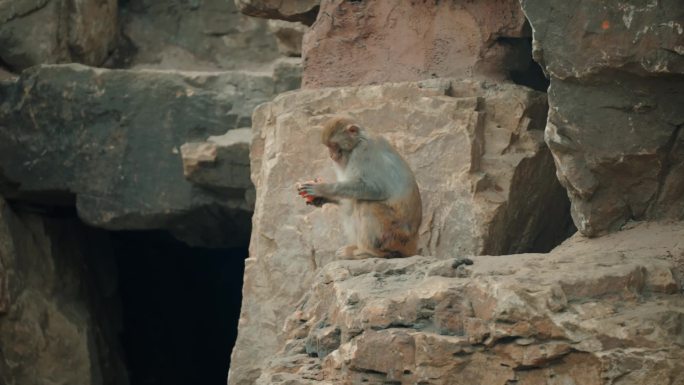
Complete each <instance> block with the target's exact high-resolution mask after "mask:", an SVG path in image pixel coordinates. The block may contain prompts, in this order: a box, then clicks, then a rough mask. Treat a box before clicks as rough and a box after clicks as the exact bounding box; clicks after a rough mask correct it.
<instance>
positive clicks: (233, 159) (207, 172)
mask: <svg viewBox="0 0 684 385" xmlns="http://www.w3.org/2000/svg"><path fill="white" fill-rule="evenodd" d="M251 141H252V130H250V129H249V128H238V129H235V130H230V131H228V132H227V133H225V134H224V135H220V136H210V137H209V139H208V140H207V141H206V142H190V143H185V144H183V145H182V146H181V148H180V150H181V156H182V158H183V174H184V175H185V177H186V178H187V179H188V180H190V181H191V182H193V183H195V184H197V185H199V186H205V187H207V188H211V189H218V190H224V191H226V192H227V193H230V192H231V191H232V190H238V191H247V193H245V198H247V197H249V198H250V199H248V200H249V203H250V205H253V204H254V199H253V196H254V185H253V184H252V181H251V180H250V169H249V145H250V143H251Z"/></svg>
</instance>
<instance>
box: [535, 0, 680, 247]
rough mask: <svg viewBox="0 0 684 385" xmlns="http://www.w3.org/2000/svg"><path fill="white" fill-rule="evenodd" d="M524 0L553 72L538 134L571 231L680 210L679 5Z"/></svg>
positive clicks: (590, 231)
mask: <svg viewBox="0 0 684 385" xmlns="http://www.w3.org/2000/svg"><path fill="white" fill-rule="evenodd" d="M522 5H523V8H524V10H525V12H526V14H527V16H528V18H529V20H530V23H531V26H532V28H533V30H534V56H535V59H536V60H537V61H539V62H540V63H542V64H543V65H544V66H545V68H546V71H547V73H548V74H549V75H550V77H551V87H550V89H549V103H550V109H549V111H550V113H549V122H548V125H547V127H546V141H547V143H548V144H549V147H550V148H551V151H552V152H553V155H554V158H555V161H556V166H557V168H558V177H559V179H560V180H561V183H562V184H563V185H564V186H565V187H566V188H567V190H568V194H569V196H570V199H571V201H572V215H573V218H574V220H575V224H576V225H577V227H578V228H579V230H580V231H581V232H582V233H583V234H585V235H589V236H595V235H601V234H604V233H606V232H610V231H614V230H616V229H619V228H620V226H622V225H623V224H624V223H625V222H626V221H627V220H629V219H649V218H679V219H682V218H684V134H683V133H682V126H683V125H684V109H683V108H682V106H683V105H684V76H682V75H684V26H683V21H682V20H684V3H682V2H681V1H676V0H661V1H647V2H636V1H631V2H618V1H609V2H607V3H605V4H604V5H603V6H602V7H600V9H598V10H597V8H596V3H595V2H591V1H579V2H572V3H569V2H556V1H550V2H549V1H541V0H523V1H522Z"/></svg>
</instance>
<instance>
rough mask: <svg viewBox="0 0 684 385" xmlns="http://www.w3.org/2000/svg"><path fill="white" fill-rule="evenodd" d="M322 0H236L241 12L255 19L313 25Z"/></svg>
mask: <svg viewBox="0 0 684 385" xmlns="http://www.w3.org/2000/svg"><path fill="white" fill-rule="evenodd" d="M319 3H320V0H288V1H282V0H235V5H236V6H237V8H238V9H239V10H240V12H242V13H244V14H245V15H249V16H254V17H263V18H266V19H281V20H288V21H300V22H302V23H304V24H307V25H311V24H313V22H314V20H316V15H317V14H318V6H319Z"/></svg>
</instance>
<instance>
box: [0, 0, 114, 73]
mask: <svg viewBox="0 0 684 385" xmlns="http://www.w3.org/2000/svg"><path fill="white" fill-rule="evenodd" d="M117 4H118V3H117V1H116V0H4V1H0V58H1V59H2V61H3V63H5V64H6V65H8V66H10V67H11V69H12V70H14V71H17V72H19V71H20V70H23V69H24V68H27V67H30V66H33V65H37V64H42V63H65V62H79V63H84V64H89V65H100V64H102V63H103V62H104V61H105V59H107V57H108V56H109V54H110V53H111V51H112V50H113V49H114V46H115V44H116V41H117V34H118V22H117V13H118V5H117Z"/></svg>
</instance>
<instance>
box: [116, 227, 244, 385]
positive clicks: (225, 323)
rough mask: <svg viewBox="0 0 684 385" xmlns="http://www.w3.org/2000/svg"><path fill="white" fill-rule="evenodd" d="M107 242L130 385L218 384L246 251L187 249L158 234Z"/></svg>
mask: <svg viewBox="0 0 684 385" xmlns="http://www.w3.org/2000/svg"><path fill="white" fill-rule="evenodd" d="M111 237H112V244H113V249H114V253H115V255H116V260H117V267H118V275H119V293H120V296H121V301H122V313H123V314H122V321H123V322H122V326H123V327H122V332H121V338H120V340H121V344H122V347H123V351H124V356H125V357H124V360H125V362H126V366H127V368H128V374H129V380H130V384H131V385H156V384H159V385H162V384H164V385H176V384H177V385H187V384H207V385H211V384H225V383H226V378H227V376H228V368H229V365H230V354H231V350H232V348H233V345H234V344H235V339H236V337H237V322H238V318H239V315H240V304H241V300H242V298H241V296H242V275H243V271H244V259H245V257H246V256H247V250H246V248H234V249H208V248H198V247H190V246H187V245H186V244H184V243H182V242H180V241H177V240H176V239H174V238H173V237H171V236H170V235H169V234H168V233H166V232H162V231H145V232H113V233H111Z"/></svg>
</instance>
